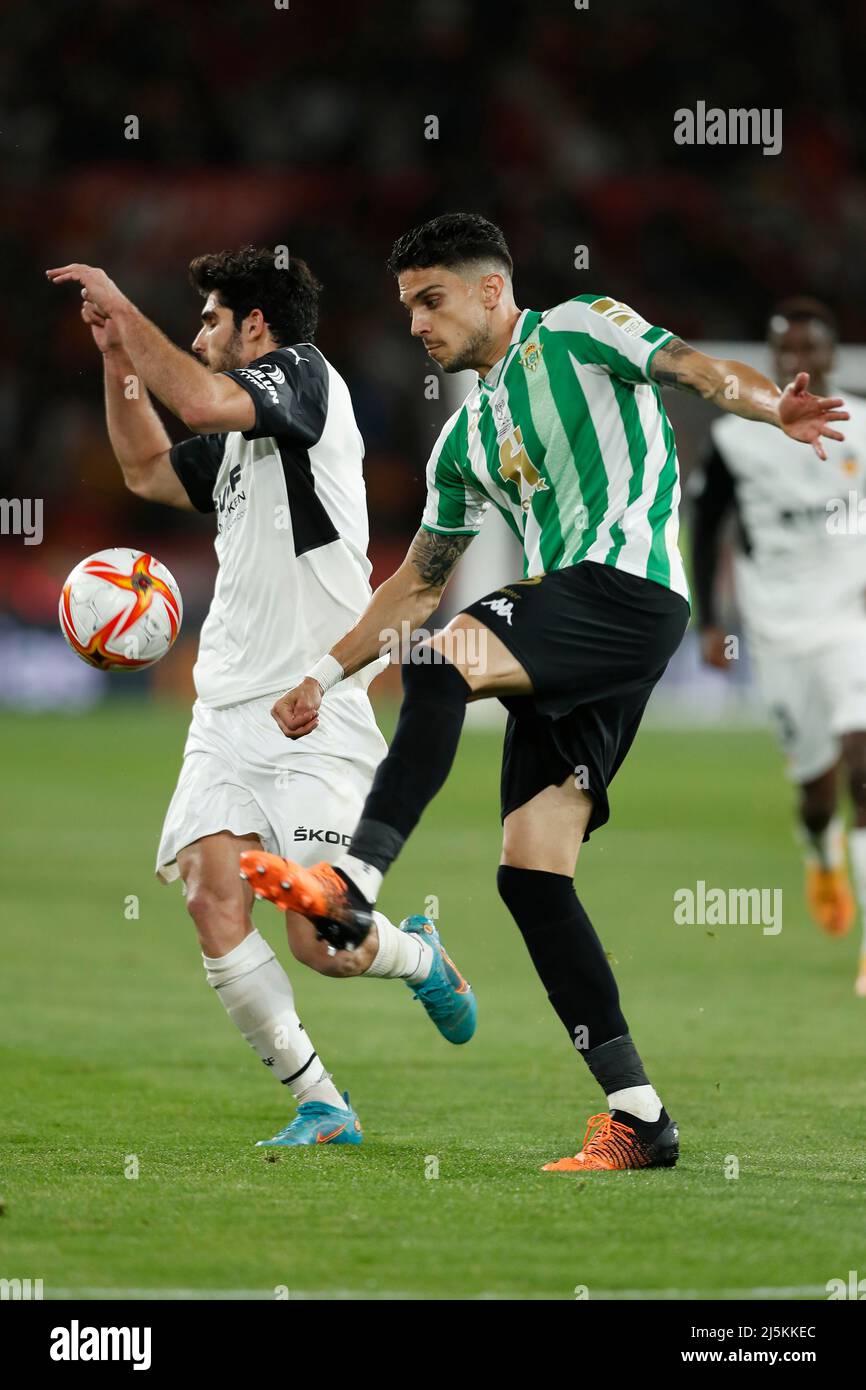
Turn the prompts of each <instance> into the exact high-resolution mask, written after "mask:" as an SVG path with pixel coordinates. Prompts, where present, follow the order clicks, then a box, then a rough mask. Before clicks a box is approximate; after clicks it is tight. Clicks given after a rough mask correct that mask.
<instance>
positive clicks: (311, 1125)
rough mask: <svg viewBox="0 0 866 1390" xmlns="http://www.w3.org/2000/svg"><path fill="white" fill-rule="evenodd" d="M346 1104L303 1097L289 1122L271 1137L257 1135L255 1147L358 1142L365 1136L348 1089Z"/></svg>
mask: <svg viewBox="0 0 866 1390" xmlns="http://www.w3.org/2000/svg"><path fill="white" fill-rule="evenodd" d="M343 1100H344V1101H345V1102H346V1105H347V1106H348V1109H347V1110H341V1109H340V1107H339V1106H338V1105H324V1104H323V1103H322V1102H321V1101H318V1100H305V1101H302V1102H301V1104H300V1105H299V1106H298V1113H297V1115H296V1116H295V1118H294V1119H293V1120H292V1123H291V1124H290V1125H286V1127H285V1129H281V1130H280V1132H279V1134H275V1135H274V1137H273V1139H260V1140H259V1141H258V1143H257V1144H256V1148H257V1149H274V1148H281V1149H291V1148H295V1147H297V1146H298V1145H299V1144H360V1142H361V1140H362V1139H363V1137H364V1133H363V1130H362V1129H361V1121H360V1120H359V1119H358V1116H357V1115H356V1114H355V1112H354V1110H353V1109H352V1107H351V1105H349V1092H348V1091H344V1092H343Z"/></svg>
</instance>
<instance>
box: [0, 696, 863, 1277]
mask: <svg viewBox="0 0 866 1390" xmlns="http://www.w3.org/2000/svg"><path fill="white" fill-rule="evenodd" d="M186 721H187V715H186V711H183V710H173V709H159V708H153V707H149V706H146V705H138V704H136V703H135V702H130V703H126V702H124V703H122V704H119V705H115V706H113V707H111V708H110V709H109V710H107V711H100V712H98V713H95V714H88V715H84V716H79V717H69V718H62V717H57V716H44V717H38V718H36V717H34V718H32V719H31V718H26V717H13V716H10V715H7V716H4V717H3V718H2V720H0V735H2V742H3V747H4V759H3V762H4V781H5V792H6V797H5V800H6V808H7V815H6V826H5V835H4V839H5V846H4V848H5V854H4V856H3V861H4V866H5V867H4V868H3V877H4V883H3V901H4V911H3V937H4V945H3V959H2V972H0V973H2V983H0V991H2V1010H0V1041H2V1051H0V1084H2V1094H3V1097H4V1099H3V1125H2V1144H0V1151H2V1170H0V1194H2V1198H3V1203H4V1206H3V1213H2V1215H0V1276H3V1277H6V1278H14V1277H19V1278H26V1277H30V1278H34V1279H35V1278H42V1279H43V1280H44V1289H45V1295H46V1297H51V1296H57V1295H60V1294H61V1293H69V1292H71V1291H82V1292H84V1291H87V1292H90V1293H93V1291H94V1290H123V1291H125V1294H124V1296H141V1291H144V1290H157V1291H158V1290H163V1291H171V1294H170V1295H169V1296H172V1295H173V1296H175V1297H183V1296H190V1291H192V1290H198V1291H210V1292H212V1293H213V1294H214V1295H215V1296H219V1295H220V1294H221V1293H222V1294H224V1293H225V1292H226V1291H233V1292H234V1293H235V1294H236V1295H240V1294H241V1293H242V1292H245V1293H246V1294H247V1296H254V1295H256V1294H257V1295H258V1296H261V1297H268V1296H270V1297H273V1296H274V1290H275V1289H278V1288H279V1289H281V1290H287V1291H288V1294H289V1297H296V1298H297V1297H303V1296H310V1295H320V1296H329V1297H376V1296H388V1295H392V1296H393V1295H398V1296H406V1297H423V1298H471V1297H479V1296H484V1295H487V1296H490V1297H497V1296H500V1297H516V1298H550V1299H572V1298H574V1297H575V1289H576V1288H579V1287H583V1286H585V1287H586V1288H587V1289H588V1291H589V1296H590V1297H593V1296H595V1297H598V1296H605V1295H608V1294H615V1293H618V1294H620V1295H621V1296H635V1295H637V1294H639V1293H641V1292H642V1293H643V1295H644V1296H653V1295H665V1293H667V1296H675V1294H676V1292H679V1293H680V1294H682V1293H684V1292H686V1291H693V1292H694V1293H697V1294H699V1295H703V1296H714V1295H717V1294H718V1293H719V1291H731V1290H757V1289H790V1290H796V1291H798V1294H799V1296H803V1297H808V1296H810V1295H811V1296H815V1297H818V1296H824V1295H823V1290H824V1286H825V1284H826V1281H827V1280H828V1279H830V1278H834V1277H837V1276H842V1277H847V1272H848V1270H850V1269H857V1270H859V1271H860V1272H861V1274H862V1273H864V1272H866V1163H864V1153H866V1148H864V1140H866V1118H864V1101H866V1066H864V1053H866V1048H864V1039H866V1000H858V999H856V998H855V996H854V993H853V989H852V984H853V978H854V971H855V965H856V956H857V942H856V940H855V939H854V937H849V938H848V939H846V940H843V941H831V940H827V939H824V938H823V937H822V936H821V935H820V934H819V933H818V931H817V930H816V929H815V928H814V927H812V926H811V925H810V924H809V923H808V922H807V920H806V917H805V913H804V909H803V904H802V893H801V868H800V856H799V852H798V850H797V847H796V844H795V842H794V839H793V835H792V829H791V822H790V814H789V799H790V793H789V791H788V789H787V788H786V785H785V782H784V779H783V776H782V774H781V770H780V768H779V765H778V761H777V757H776V753H775V750H774V749H773V747H772V745H771V743H770V740H769V737H767V736H764V735H761V734H759V733H743V732H738V733H732V732H724V733H722V732H719V733H667V732H662V731H655V730H647V731H645V732H644V733H643V734H642V735H641V736H640V737H639V739H638V742H637V744H636V746H635V749H634V750H633V752H632V754H631V756H630V759H629V762H628V763H627V764H626V767H625V768H624V769H623V771H622V773H621V774H620V776H619V778H618V780H617V782H616V783H615V784H614V789H613V823H612V824H611V825H609V826H608V827H607V828H606V829H605V830H603V831H602V832H600V833H599V834H598V835H597V836H596V837H594V839H593V841H592V842H591V843H590V844H589V845H588V846H586V847H585V849H584V853H583V859H582V862H581V864H580V866H579V870H578V878H577V883H578V891H579V893H580V894H581V896H582V898H583V900H584V902H585V903H586V905H587V908H588V911H589V913H590V916H591V917H592V919H593V921H594V922H595V923H596V926H597V927H598V930H599V932H600V934H601V937H602V940H603V941H604V944H605V947H606V949H607V950H608V951H609V952H610V953H611V954H612V956H613V957H614V959H615V962H616V964H615V969H616V972H617V976H618V979H619V983H620V989H621V992H622V996H623V1003H624V1008H625V1013H626V1016H627V1017H628V1019H629V1022H630V1024H631V1028H632V1032H633V1034H634V1036H635V1038H636V1040H637V1043H638V1046H639V1048H640V1050H641V1052H642V1054H643V1055H644V1058H645V1060H646V1063H647V1065H648V1068H649V1070H650V1074H651V1076H652V1078H653V1080H654V1081H655V1084H656V1086H657V1087H658V1088H659V1089H660V1091H661V1092H662V1094H663V1096H664V1097H665V1099H666V1102H667V1104H668V1107H669V1109H670V1110H671V1112H672V1114H673V1115H674V1116H675V1117H676V1118H677V1119H678V1120H679V1122H680V1127H681V1136H682V1157H681V1160H680V1164H679V1167H678V1168H676V1169H675V1170H673V1171H660V1172H650V1173H624V1174H615V1173H614V1174H593V1175H587V1176H585V1177H583V1178H577V1179H575V1178H574V1177H570V1176H567V1175H554V1174H547V1173H542V1172H540V1171H539V1168H540V1165H541V1163H543V1162H544V1161H545V1160H547V1159H549V1158H557V1157H560V1156H561V1155H563V1154H565V1153H572V1152H575V1151H576V1149H577V1148H578V1147H579V1141H580V1139H581V1137H582V1133H583V1125H584V1122H585V1120H586V1117H587V1116H588V1115H590V1114H592V1113H594V1112H596V1111H598V1110H600V1109H602V1108H603V1105H604V1102H603V1097H602V1096H601V1094H600V1092H599V1091H598V1090H597V1088H596V1087H595V1084H594V1083H593V1082H592V1079H591V1077H590V1076H589V1073H588V1072H587V1070H586V1068H585V1066H584V1064H583V1062H582V1061H581V1060H580V1058H579V1057H577V1056H576V1055H575V1053H574V1052H573V1050H572V1049H571V1048H570V1047H569V1045H568V1041H567V1039H566V1038H565V1036H564V1034H563V1033H562V1031H561V1027H560V1024H559V1022H558V1021H557V1019H556V1018H555V1016H554V1014H553V1012H552V1010H551V1009H550V1007H549V1005H548V1003H547V1000H546V998H545V995H544V992H543V990H542V987H541V985H540V984H539V982H538V980H537V979H536V977H535V975H534V972H533V970H532V968H531V965H530V962H529V958H528V956H527V954H526V951H525V948H524V946H523V943H522V941H521V939H520V937H519V934H518V932H517V929H516V927H515V926H514V925H513V923H512V922H511V920H510V918H509V917H508V916H507V914H506V912H505V910H504V908H503V907H502V905H501V904H500V902H499V900H498V898H497V896H496V891H495V877H494V876H495V869H496V864H497V862H498V851H499V825H498V799H497V793H498V767H499V742H500V740H499V736H498V735H497V734H495V733H485V732H474V731H473V732H470V733H467V735H466V737H465V740H464V743H463V746H462V749H461V752H460V755H459V760H458V764H457V767H456V769H455V771H454V774H453V775H452V777H451V780H450V781H449V783H448V785H447V787H446V789H445V791H444V792H443V793H442V794H441V795H440V797H439V798H438V799H437V801H436V802H435V803H434V805H433V806H432V807H431V808H430V809H429V811H428V813H427V815H426V816H425V819H424V821H423V822H422V825H421V828H420V830H419V831H418V833H417V834H416V836H415V837H414V839H413V840H412V841H411V843H410V845H409V846H408V847H407V849H406V851H405V853H404V854H403V856H402V858H401V859H400V860H399V861H398V863H397V865H396V866H395V869H394V871H393V873H392V874H391V875H390V877H389V879H388V883H387V886H386V891H385V893H384V895H383V898H382V901H381V904H380V905H381V906H382V908H383V910H385V911H387V912H389V913H390V915H391V916H392V917H393V918H394V919H395V920H399V918H400V917H401V916H404V915H406V914H408V913H409V912H412V911H418V910H421V909H422V908H423V906H424V903H425V899H427V898H428V897H429V896H431V895H435V896H436V897H438V900H439V910H440V926H441V929H442V932H443V936H444V940H445V943H446V946H447V948H448V949H449V951H450V952H451V954H452V955H453V956H454V957H455V958H456V960H457V961H458V963H459V964H460V966H461V968H462V969H463V970H464V972H465V973H466V974H467V975H468V976H469V978H470V979H471V980H472V982H473V984H474V986H475V988H476V990H477V994H478V1000H479V1031H478V1034H477V1036H476V1038H475V1039H474V1040H473V1042H472V1043H470V1044H469V1045H468V1046H467V1047H463V1048H455V1047H450V1046H449V1045H448V1044H447V1043H446V1042H444V1041H443V1040H442V1039H441V1038H440V1037H439V1035H438V1034H437V1033H436V1032H435V1030H434V1029H433V1028H432V1026H431V1024H430V1023H429V1022H428V1020H427V1019H426V1016H425V1015H424V1013H423V1012H422V1010H421V1007H420V1005H418V1004H416V1003H413V1001H412V999H411V996H410V994H409V991H408V990H407V989H406V987H405V986H404V985H403V984H402V983H401V982H399V981H377V980H371V981H367V980H352V981H332V980H325V979H321V978H320V977H318V976H315V975H313V974H312V973H310V972H309V971H305V970H303V969H302V968H301V967H299V966H296V965H294V963H291V965H290V967H289V968H290V971H291V974H292V978H293V981H294V985H295V992H296V996H297V999H298V1005H299V1010H300V1013H301V1016H302V1018H303V1019H304V1022H305V1024H306V1026H307V1028H308V1029H309V1031H310V1033H311V1035H312V1037H313V1039H314V1041H315V1043H316V1045H317V1046H318V1047H319V1049H320V1051H321V1052H322V1054H323V1055H324V1057H325V1059H326V1061H327V1063H328V1064H329V1066H330V1068H331V1070H332V1071H333V1073H334V1077H335V1080H336V1081H337V1083H338V1084H339V1085H340V1086H341V1087H348V1088H349V1089H350V1091H351V1094H352V1099H353V1102H354V1103H355V1105H356V1107H357V1109H358V1111H359V1113H360V1115H361V1117H362V1120H363V1122H364V1126H365V1134H366V1138H365V1143H364V1145H363V1146H362V1147H360V1148H358V1149H354V1148H350V1149H346V1148H336V1149H334V1148H323V1149H322V1148H320V1149H314V1150H312V1151H311V1150H296V1151H292V1152H284V1153H282V1154H280V1155H279V1157H278V1160H277V1161H275V1162H268V1161H267V1160H266V1158H265V1157H264V1156H263V1153H262V1151H261V1150H256V1149H255V1148H254V1147H253V1143H254V1141H255V1140H256V1139H259V1138H263V1137H266V1136H268V1135H270V1134H271V1133H273V1132H274V1130H275V1129H276V1128H277V1127H278V1125H279V1124H280V1123H281V1122H284V1120H283V1117H284V1116H286V1115H288V1114H289V1113H290V1107H289V1099H290V1098H288V1097H287V1096H286V1095H285V1093H284V1091H282V1090H281V1089H280V1088H279V1087H278V1086H276V1084H275V1083H274V1081H273V1079H272V1078H271V1077H270V1076H269V1075H268V1073H267V1072H266V1071H265V1069H264V1068H263V1067H262V1066H261V1064H260V1063H259V1062H258V1061H257V1060H256V1058H255V1056H254V1054H253V1053H252V1051H251V1050H250V1049H248V1048H247V1046H246V1045H245V1044H244V1043H243V1042H242V1041H241V1039H240V1038H239V1037H238V1036H237V1034H236V1033H235V1031H234V1029H233V1027H232V1026H231V1024H230V1023H229V1022H228V1020H227V1019H226V1017H225V1015H224V1014H223V1011H222V1009H221V1008H220V1006H219V1004H218V1002H217V1001H216V999H215V998H213V996H212V994H211V993H210V991H209V990H208V989H207V987H206V985H205V982H204V977H203V971H202V967H201V961H200V957H199V953H198V950H197V947H196V943H195V938H194V933H193V929H192V924H191V923H190V921H189V919H188V918H187V916H186V914H185V911H184V908H183V903H182V899H181V895H180V891H179V889H178V888H177V887H174V888H172V889H167V888H164V887H161V886H160V885H158V884H157V883H156V881H155V879H154V878H153V876H152V861H153V856H154V852H155V846H156V838H157V834H158V830H159V827H160V824H161V817H162V814H163V811H164V808H165V805H166V803H167V800H168V797H169V794H170V792H171V790H172V787H173V785H174V778H175V775H176V772H177V768H178V765H179V761H180V754H181V748H182V740H183V734H184V730H185V727H186ZM698 879H704V880H705V882H706V883H707V884H708V885H710V886H722V887H726V888H727V887H731V886H734V887H780V888H782V890H783V893H784V899H783V902H784V918H783V922H784V925H783V929H782V931H781V933H780V934H779V935H778V936H766V935H764V934H763V933H762V931H761V929H760V927H759V926H727V927H722V926H719V927H716V928H706V927H701V926H677V925H675V923H674V920H673V894H674V891H675V890H676V889H677V888H678V887H688V886H690V885H691V886H694V884H695V882H696V880H698ZM131 895H135V896H136V897H137V899H138V902H139V915H138V917H137V919H136V918H134V917H130V916H128V915H127V913H128V912H129V911H130V908H129V907H128V906H127V900H128V899H129V898H130V896H131ZM256 917H257V922H258V925H259V927H260V929H262V930H264V931H265V932H266V934H267V936H268V937H269V939H271V940H272V941H273V942H274V943H275V944H276V945H277V949H278V951H279V953H280V954H281V957H282V958H283V959H284V960H286V959H287V958H288V951H287V948H286V946H285V942H284V940H283V939H282V938H281V933H280V925H279V917H278V915H277V914H276V913H275V912H273V911H272V910H271V909H270V908H268V907H267V905H265V904H262V905H261V906H260V907H259V909H258V910H257V913H256ZM130 1155H135V1156H136V1159H137V1165H138V1177H137V1178H131V1177H127V1176H126V1175H125V1169H127V1170H131V1167H132V1165H131V1161H130V1159H129V1156H130ZM734 1159H735V1160H736V1162H737V1164H738V1166H739V1176H738V1177H736V1178H732V1177H728V1176H726V1172H730V1171H732V1170H733V1168H734V1166H735V1165H734V1162H733V1160H734ZM437 1170H438V1177H433V1176H429V1175H430V1174H432V1173H433V1172H435V1171H437ZM133 1291H137V1294H136V1293H134V1292H133Z"/></svg>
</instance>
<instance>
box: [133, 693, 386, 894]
mask: <svg viewBox="0 0 866 1390" xmlns="http://www.w3.org/2000/svg"><path fill="white" fill-rule="evenodd" d="M277 698H278V697H277V695H267V696H265V697H264V698H262V699H257V700H245V701H244V702H243V703H241V704H236V705H228V706H227V707H226V708H224V709H212V708H210V707H209V706H207V705H203V704H202V703H201V701H199V700H196V702H195V704H194V705H193V711H192V723H191V724H190V728H189V733H188V735H187V740H186V747H185V748H184V753H183V765H182V767H181V771H180V778H179V779H178V784H177V787H176V789H175V793H174V796H173V797H172V799H171V802H170V804H169V808H168V811H167V812H166V817H165V823H164V825H163V828H162V836H161V839H160V842H159V851H158V853H157V860H156V872H157V875H158V877H159V878H161V879H162V880H163V882H165V883H170V882H171V881H172V880H173V879H176V878H177V877H178V876H179V870H178V866H177V855H178V851H179V850H181V849H183V848H184V846H185V845H189V844H192V842H193V841H194V840H200V839H201V838H202V836H204V835H213V834H216V832H217V831H219V830H230V831H231V832H232V833H233V834H235V835H258V836H259V837H260V839H261V841H262V845H263V847H264V848H265V849H266V850H268V851H270V852H271V853H272V854H282V855H284V856H285V857H287V858H289V859H294V860H295V861H296V862H298V863H300V864H315V863H316V862H317V861H318V860H320V859H332V858H333V857H334V855H335V852H336V851H337V850H338V849H341V848H343V847H344V846H346V845H348V843H349V840H350V839H351V836H352V832H353V831H354V829H355V826H356V825H357V823H358V820H359V818H360V815H361V810H362V808H363V805H364V800H365V798H366V795H367V792H368V791H369V789H370V783H371V782H372V780H373V774H374V773H375V771H376V768H377V766H378V765H379V763H380V761H381V760H382V758H383V757H384V755H385V753H386V752H387V751H388V746H387V744H386V742H385V740H384V738H383V737H382V735H381V733H380V732H379V729H378V727H377V725H376V721H375V719H374V717H373V710H372V707H371V705H370V701H369V699H368V698H367V694H366V692H365V691H364V690H357V689H355V690H333V691H329V692H328V694H327V695H326V696H325V698H324V700H323V701H322V705H321V708H320V711H319V725H318V728H316V729H315V730H314V732H313V733H311V734H307V735H306V737H305V738H302V739H297V740H294V739H289V738H286V737H285V735H284V734H282V733H281V732H280V729H279V728H278V726H277V724H276V723H275V721H274V720H273V719H272V718H271V713H270V711H271V708H272V706H273V704H274V702H275V700H276V699H277Z"/></svg>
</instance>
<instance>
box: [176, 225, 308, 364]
mask: <svg viewBox="0 0 866 1390" xmlns="http://www.w3.org/2000/svg"><path fill="white" fill-rule="evenodd" d="M189 278H190V284H192V285H193V286H194V288H195V289H197V290H198V292H199V294H200V295H201V296H202V298H203V299H206V298H207V296H208V295H209V294H210V292H211V290H216V292H217V293H218V295H219V297H220V303H222V304H225V306H226V308H228V309H231V311H232V316H233V318H234V321H235V328H240V326H241V324H242V323H243V321H244V319H245V318H246V316H247V314H250V313H252V311H253V309H261V311H262V316H263V318H264V320H265V323H266V324H267V325H268V328H269V329H270V333H271V337H272V338H273V339H274V341H275V342H277V343H279V344H280V346H283V347H284V346H286V345H287V344H291V343H311V342H312V341H313V338H314V337H315V333H316V324H317V323H318V320H319V294H320V292H321V289H322V286H321V285H320V284H319V282H318V280H317V279H316V277H315V275H314V274H313V272H312V271H311V270H310V267H309V266H308V265H307V263H306V261H302V260H301V259H300V258H299V257H298V256H291V257H290V258H289V264H288V266H286V267H285V268H280V267H278V266H277V265H276V255H275V253H274V251H272V250H270V249H269V248H268V247H266V246H242V247H241V248H240V250H239V251H213V252H211V253H210V254H208V255H205V256H196V257H195V260H193V261H190V266H189Z"/></svg>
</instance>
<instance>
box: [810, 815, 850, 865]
mask: <svg viewBox="0 0 866 1390" xmlns="http://www.w3.org/2000/svg"><path fill="white" fill-rule="evenodd" d="M801 829H802V833H803V842H804V844H805V847H806V863H807V864H809V865H810V866H811V865H814V866H815V867H817V868H820V869H841V868H842V866H843V865H844V863H845V826H844V825H843V823H842V817H841V816H834V817H833V819H832V820H831V821H830V824H829V825H828V826H827V828H826V830H818V831H811V830H807V829H806V827H805V826H802V827H801ZM864 833H866V832H864ZM855 834H856V832H855Z"/></svg>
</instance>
